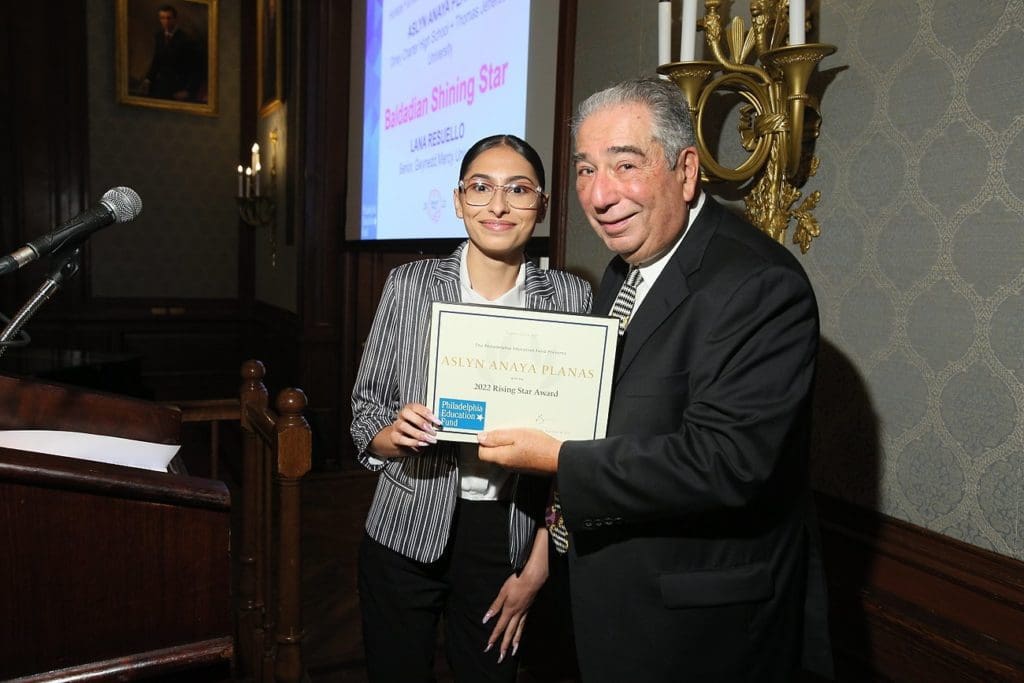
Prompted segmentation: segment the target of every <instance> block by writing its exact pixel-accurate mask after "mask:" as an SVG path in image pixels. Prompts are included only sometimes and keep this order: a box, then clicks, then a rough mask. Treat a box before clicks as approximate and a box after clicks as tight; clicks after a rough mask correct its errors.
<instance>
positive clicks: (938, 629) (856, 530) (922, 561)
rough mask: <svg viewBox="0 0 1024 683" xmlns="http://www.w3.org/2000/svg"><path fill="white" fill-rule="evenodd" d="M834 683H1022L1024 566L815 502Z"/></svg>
mask: <svg viewBox="0 0 1024 683" xmlns="http://www.w3.org/2000/svg"><path fill="white" fill-rule="evenodd" d="M818 510H819V516H820V519H821V527H822V541H823V548H824V551H825V553H824V554H825V565H826V573H827V576H828V584H829V598H830V603H831V614H830V621H831V628H832V632H833V646H834V648H835V651H836V670H837V679H838V680H840V681H863V680H895V681H930V682H932V683H941V682H943V681H950V682H952V681H1022V680H1024V563H1022V562H1019V561H1017V560H1014V559H1012V558H1009V557H1005V556H1003V555H998V554H996V553H992V552H988V551H986V550H982V549H981V548H978V547H975V546H971V545H968V544H966V543H962V542H960V541H957V540H955V539H952V538H949V537H948V536H942V535H940V534H937V533H934V532H932V531H928V530H927V529H923V528H921V527H918V526H914V525H912V524H908V523H906V522H902V521H900V520H896V519H893V518H891V517H887V516H885V515H881V514H878V513H875V512H871V511H868V510H865V509H863V508H859V507H856V506H853V505H850V504H849V503H844V502H842V501H839V500H837V499H835V498H830V497H824V496H821V497H819V500H818Z"/></svg>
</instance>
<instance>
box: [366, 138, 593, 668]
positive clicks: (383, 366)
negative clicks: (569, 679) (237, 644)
mask: <svg viewBox="0 0 1024 683" xmlns="http://www.w3.org/2000/svg"><path fill="white" fill-rule="evenodd" d="M459 178H460V179H459V184H458V187H456V189H455V192H454V200H455V214H456V215H457V216H458V217H459V218H461V219H462V220H463V222H464V223H465V225H466V232H467V234H468V235H469V239H468V240H467V241H466V242H463V243H462V244H461V245H460V246H459V248H458V249H456V250H455V252H454V253H453V254H452V255H451V256H448V257H446V258H438V259H428V260H423V261H416V262H413V263H408V264H405V265H402V266H399V267H398V268H395V269H394V270H393V271H391V273H390V274H389V275H388V278H387V282H386V283H385V285H384V291H383V294H382V295H381V300H380V304H379V305H378V307H377V313H376V316H375V317H374V321H373V326H372V328H371V330H370V336H369V338H368V339H367V342H366V348H365V351H364V353H363V359H362V363H361V364H360V366H359V374H358V376H357V377H356V383H355V388H354V390H353V392H352V414H353V420H352V438H353V440H354V441H355V444H356V447H357V448H358V450H359V461H360V462H361V463H362V464H363V465H364V466H365V467H367V468H368V469H370V470H374V471H379V472H380V479H379V480H378V484H377V491H376V494H375V496H374V499H373V503H372V505H371V507H370V512H369V515H368V518H367V520H366V535H365V536H364V538H363V543H362V546H361V547H360V552H359V601H360V608H361V610H362V618H363V640H364V643H365V648H366V659H367V670H368V672H369V676H370V680H371V681H382V682H383V681H403V682H415V681H429V680H433V659H434V651H435V648H436V638H437V625H438V620H439V618H440V617H441V616H442V615H443V617H444V623H445V647H446V653H447V657H448V661H449V664H450V665H451V667H452V669H453V672H454V674H455V676H456V679H457V680H459V681H514V680H515V677H516V662H515V657H514V655H515V654H516V651H517V650H518V647H519V641H520V638H521V636H522V633H523V625H524V623H525V620H526V614H527V611H528V610H529V608H530V605H531V604H532V602H533V599H534V596H535V595H536V594H537V591H538V589H539V588H540V587H541V585H542V584H543V583H544V581H545V580H546V578H547V575H548V557H547V554H548V533H547V530H546V529H545V528H544V524H543V508H544V504H545V502H546V500H547V491H548V485H549V482H547V481H544V480H540V479H536V478H533V477H528V476H520V475H517V474H513V473H509V472H508V471H505V470H502V469H500V468H497V467H494V466H490V465H487V464H485V463H482V462H480V461H479V459H478V458H477V454H476V450H477V448H476V445H475V444H455V443H451V442H438V440H437V438H436V435H437V431H436V427H437V426H438V425H439V424H440V421H439V420H438V419H437V418H436V417H435V416H434V415H433V414H432V413H431V411H430V410H429V409H428V408H427V407H426V406H425V405H423V401H424V400H425V398H426V373H427V370H426V364H427V350H428V343H429V340H428V334H429V327H430V305H431V303H432V302H433V301H444V302H455V303H458V302H462V303H474V304H493V305H501V306H516V307H519V308H529V309H540V310H554V311H570V312H588V311H589V310H590V303H591V291H590V285H589V284H587V283H586V282H585V281H584V280H581V279H580V278H578V277H575V276H573V275H569V274H568V273H564V272H560V271H544V270H540V269H539V268H536V267H535V266H534V265H533V264H532V263H530V262H529V261H526V260H525V259H524V248H525V245H526V242H527V240H529V239H530V236H531V235H532V234H533V229H534V226H535V225H536V224H537V222H538V221H540V220H543V218H544V213H545V210H546V209H547V202H548V195H546V194H544V190H543V188H544V167H543V164H542V163H541V160H540V157H539V156H538V154H537V152H536V151H535V150H534V149H533V148H532V147H530V146H529V145H528V144H527V143H526V142H524V141H523V140H521V139H519V138H517V137H515V136H513V135H495V136H492V137H488V138H484V139H483V140H480V141H479V142H477V143H476V144H474V145H473V146H472V147H471V148H470V149H469V151H467V152H466V155H465V157H464V158H463V160H462V168H461V169H460V171H459Z"/></svg>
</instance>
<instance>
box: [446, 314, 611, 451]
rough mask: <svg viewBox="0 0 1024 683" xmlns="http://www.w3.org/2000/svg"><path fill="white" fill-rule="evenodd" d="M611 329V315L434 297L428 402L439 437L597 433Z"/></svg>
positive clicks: (606, 395) (603, 423) (607, 381)
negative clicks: (493, 432)
mask: <svg viewBox="0 0 1024 683" xmlns="http://www.w3.org/2000/svg"><path fill="white" fill-rule="evenodd" d="M618 332H619V321H618V318H606V317H597V316H589V315H577V314H573V313H552V312H549V311H530V310H524V309H520V308H505V307H500V306H482V305H477V304H447V303H440V302H434V304H433V310H432V312H431V325H430V361H429V363H428V374H427V406H428V407H429V408H430V409H431V410H432V411H433V412H434V415H436V416H437V418H438V419H439V420H441V424H442V428H441V429H439V430H438V433H437V438H438V439H441V440H446V441H462V442H468V443H476V435H477V434H478V433H479V432H483V431H487V430H490V429H500V428H503V427H525V428H533V429H540V430H542V431H545V432H547V433H548V434H550V435H552V436H554V437H556V438H558V439H562V440H565V439H598V438H601V437H603V436H604V435H605V429H606V428H607V425H608V402H609V399H610V397H611V380H612V376H613V371H614V366H615V345H616V344H617V343H618V339H619V336H618Z"/></svg>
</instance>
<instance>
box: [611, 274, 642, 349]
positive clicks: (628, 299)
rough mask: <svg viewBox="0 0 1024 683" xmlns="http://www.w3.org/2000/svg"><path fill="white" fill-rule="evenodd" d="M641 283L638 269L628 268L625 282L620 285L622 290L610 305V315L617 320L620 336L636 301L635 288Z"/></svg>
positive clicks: (624, 329)
mask: <svg viewBox="0 0 1024 683" xmlns="http://www.w3.org/2000/svg"><path fill="white" fill-rule="evenodd" d="M641 282H643V278H642V277H640V269H639V268H637V267H636V266H630V269H629V273H628V274H627V275H626V281H625V282H623V283H622V288H621V289H620V290H619V294H618V296H616V297H615V303H613V304H612V311H611V315H613V316H615V317H616V318H618V319H619V334H620V335H621V334H623V333H624V332H625V331H626V326H627V325H629V317H630V316H631V315H632V313H633V303H634V302H635V301H636V288H637V286H639V284H640V283H641Z"/></svg>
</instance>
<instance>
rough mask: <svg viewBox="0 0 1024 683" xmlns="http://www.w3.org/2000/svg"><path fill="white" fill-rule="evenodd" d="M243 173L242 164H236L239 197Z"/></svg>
mask: <svg viewBox="0 0 1024 683" xmlns="http://www.w3.org/2000/svg"><path fill="white" fill-rule="evenodd" d="M244 175H245V170H244V169H243V168H242V165H241V164H239V165H238V196H239V197H241V196H242V176H244Z"/></svg>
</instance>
